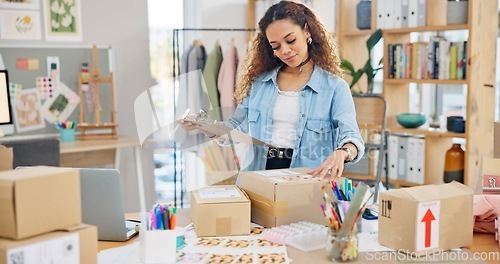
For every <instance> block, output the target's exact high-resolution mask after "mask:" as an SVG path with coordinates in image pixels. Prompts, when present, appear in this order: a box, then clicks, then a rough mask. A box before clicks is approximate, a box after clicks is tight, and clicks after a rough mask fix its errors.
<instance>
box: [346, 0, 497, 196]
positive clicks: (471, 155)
mask: <svg viewBox="0 0 500 264" xmlns="http://www.w3.org/2000/svg"><path fill="white" fill-rule="evenodd" d="M337 1H338V10H337V17H338V25H337V34H336V35H337V41H338V44H339V48H340V52H341V56H342V57H343V58H346V59H348V60H349V61H351V62H352V63H353V64H354V66H355V67H356V68H359V67H361V66H362V65H364V63H365V62H366V58H367V56H368V54H367V51H366V47H365V43H366V40H367V39H368V37H369V36H370V34H372V32H373V31H374V29H371V30H358V29H357V28H356V16H355V15H354V14H355V13H356V5H357V4H358V2H359V1H353V0H337ZM376 3H377V1H376V0H373V1H372V23H371V24H372V28H376V19H375V18H376ZM446 5H447V0H428V1H427V26H425V27H419V28H401V29H387V30H383V41H384V46H385V47H387V45H388V44H394V43H404V42H410V33H412V32H429V31H452V30H468V33H469V38H468V39H467V76H466V80H427V79H422V80H417V79H388V58H387V57H388V56H387V49H386V48H385V47H384V56H383V63H384V71H383V74H384V80H383V94H382V95H383V97H384V98H385V99H386V102H387V127H388V129H389V130H390V131H391V132H397V133H408V134H419V135H424V136H425V146H426V148H425V156H426V159H425V179H424V183H425V184H433V183H442V177H443V171H444V159H445V153H446V151H447V150H448V149H449V148H450V147H451V144H452V139H453V138H464V139H466V152H465V175H464V182H465V184H467V185H468V186H472V187H473V186H474V184H475V177H476V176H477V175H478V173H479V164H480V161H481V158H482V157H483V156H486V155H490V154H492V153H493V122H494V107H495V86H496V84H495V74H496V62H495V60H496V56H495V55H494V54H496V42H497V34H498V28H497V27H498V13H497V12H498V11H497V10H498V1H476V0H472V1H471V0H470V1H468V21H469V22H468V24H464V25H446ZM348 81H349V80H348ZM365 83H366V80H360V83H359V84H360V85H361V86H362V89H366V87H364V88H363V85H365ZM410 83H418V84H424V83H426V84H439V85H457V84H458V85H460V84H462V85H467V98H466V116H465V119H466V132H467V133H464V134H459V133H442V132H439V131H433V130H431V129H405V128H402V127H401V126H400V125H399V124H398V123H397V121H396V115H397V114H398V113H401V112H408V111H409V100H408V98H409V84H410ZM405 98H406V100H405ZM354 176H359V175H354ZM364 177H367V176H366V175H365V176H364ZM356 178H358V177H356ZM371 179H373V176H372V177H371ZM395 182H396V183H401V181H395ZM402 185H405V186H406V185H412V184H411V183H405V182H402Z"/></svg>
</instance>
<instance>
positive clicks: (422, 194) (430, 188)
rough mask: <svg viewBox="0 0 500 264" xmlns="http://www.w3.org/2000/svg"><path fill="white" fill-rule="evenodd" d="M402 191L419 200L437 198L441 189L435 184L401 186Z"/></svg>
mask: <svg viewBox="0 0 500 264" xmlns="http://www.w3.org/2000/svg"><path fill="white" fill-rule="evenodd" d="M401 190H402V191H403V192H406V193H408V194H409V195H410V196H411V197H413V199H415V200H417V201H419V202H426V201H433V200H439V199H440V197H441V191H440V190H439V188H438V187H437V186H436V185H423V186H416V187H410V188H402V189H401Z"/></svg>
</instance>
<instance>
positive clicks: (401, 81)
mask: <svg viewBox="0 0 500 264" xmlns="http://www.w3.org/2000/svg"><path fill="white" fill-rule="evenodd" d="M384 82H385V83H386V84H404V83H428V84H448V85H457V84H467V80H438V79H392V78H391V79H389V78H387V79H384Z"/></svg>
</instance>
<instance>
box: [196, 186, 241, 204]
mask: <svg viewBox="0 0 500 264" xmlns="http://www.w3.org/2000/svg"><path fill="white" fill-rule="evenodd" d="M193 194H194V197H195V199H196V202H197V203H199V204H212V203H242V202H243V203H246V202H248V201H249V200H248V197H247V196H246V194H245V193H244V192H243V191H241V190H240V188H238V186H236V185H217V186H210V187H205V188H202V189H198V190H196V191H194V193H193Z"/></svg>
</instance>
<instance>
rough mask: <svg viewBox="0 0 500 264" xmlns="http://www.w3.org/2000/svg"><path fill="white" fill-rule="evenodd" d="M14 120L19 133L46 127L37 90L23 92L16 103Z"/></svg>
mask: <svg viewBox="0 0 500 264" xmlns="http://www.w3.org/2000/svg"><path fill="white" fill-rule="evenodd" d="M14 120H15V123H16V130H17V132H26V131H31V130H36V129H40V128H44V127H45V120H44V119H43V115H42V105H41V103H40V97H39V96H38V90H37V89H36V88H31V89H25V90H22V91H21V94H20V95H19V97H18V99H17V100H16V101H15V102H14Z"/></svg>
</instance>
